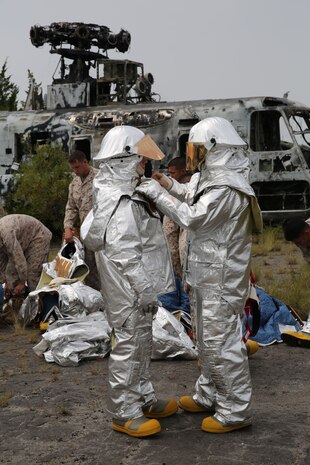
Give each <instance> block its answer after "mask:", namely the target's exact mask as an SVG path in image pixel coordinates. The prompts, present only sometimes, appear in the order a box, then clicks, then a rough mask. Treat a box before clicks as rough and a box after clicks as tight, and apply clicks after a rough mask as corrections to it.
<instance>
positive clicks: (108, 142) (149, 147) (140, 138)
mask: <svg viewBox="0 0 310 465" xmlns="http://www.w3.org/2000/svg"><path fill="white" fill-rule="evenodd" d="M131 155H140V156H142V157H145V158H150V159H152V160H161V159H162V158H164V156H165V155H164V154H163V152H162V151H161V150H160V148H159V147H158V146H157V145H156V144H155V142H154V141H153V139H151V137H150V136H146V135H145V134H144V132H143V131H141V130H140V129H138V128H135V127H133V126H115V127H114V128H112V129H110V131H109V132H107V134H106V135H105V136H104V138H103V139H102V142H101V147H100V150H99V152H98V154H97V155H96V156H95V157H94V160H96V161H99V162H100V161H104V160H108V159H110V158H114V157H120V156H122V157H128V156H131Z"/></svg>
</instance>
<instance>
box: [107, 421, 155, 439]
mask: <svg viewBox="0 0 310 465" xmlns="http://www.w3.org/2000/svg"><path fill="white" fill-rule="evenodd" d="M112 428H113V429H114V430H115V431H119V432H120V433H125V434H128V436H133V437H135V438H142V437H145V436H152V435H153V434H156V433H160V431H161V427H160V423H159V421H157V420H148V419H147V418H145V417H143V416H142V417H139V418H135V419H133V420H119V419H118V418H114V419H113V423H112Z"/></svg>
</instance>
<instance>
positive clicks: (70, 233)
mask: <svg viewBox="0 0 310 465" xmlns="http://www.w3.org/2000/svg"><path fill="white" fill-rule="evenodd" d="M73 236H74V229H71V228H66V229H65V233H64V240H65V241H66V242H73Z"/></svg>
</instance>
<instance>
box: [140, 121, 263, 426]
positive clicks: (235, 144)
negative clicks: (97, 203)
mask: <svg viewBox="0 0 310 465" xmlns="http://www.w3.org/2000/svg"><path fill="white" fill-rule="evenodd" d="M219 123H220V128H221V131H218V132H217V131H216V130H215V127H216V125H217V124H219ZM222 123H223V121H222V118H206V119H205V120H203V121H201V122H200V123H198V125H199V126H198V125H195V126H194V127H193V128H192V129H191V132H190V137H189V140H190V141H192V142H202V143H205V144H207V143H208V142H210V144H207V146H206V148H207V149H208V153H207V154H206V157H205V162H204V163H202V164H201V165H200V169H201V172H200V173H196V174H194V175H193V176H192V178H191V180H190V182H189V183H187V184H179V183H178V182H177V181H175V180H173V185H172V187H171V189H170V190H169V193H168V192H167V191H166V192H165V191H164V189H162V188H161V187H160V188H158V186H156V187H155V186H154V189H153V185H154V184H153V182H154V181H153V182H152V181H151V182H150V181H147V182H146V183H144V182H143V183H142V184H141V185H140V186H138V187H137V191H138V192H140V193H142V194H144V195H146V196H150V198H151V199H152V200H154V201H155V204H156V207H157V208H159V210H160V211H161V212H162V213H163V214H164V215H167V216H169V217H170V218H171V219H172V220H173V221H175V222H176V223H178V224H179V225H180V227H181V228H184V229H187V230H188V242H189V249H188V255H187V259H186V261H185V266H184V268H185V281H186V282H187V283H188V284H189V285H190V286H191V287H192V290H193V306H194V307H195V308H196V316H197V320H196V323H197V345H198V351H199V360H200V367H201V373H202V374H201V376H200V377H199V378H198V380H197V383H196V388H195V390H196V393H195V395H194V396H193V399H194V401H195V402H197V403H198V404H201V405H203V406H204V407H206V408H208V409H209V408H210V407H211V406H213V405H216V414H215V418H216V419H217V420H219V421H222V423H223V424H226V423H227V424H231V423H232V424H235V423H238V424H243V423H247V422H249V421H250V419H251V413H250V404H251V394H252V389H251V379H250V373H249V367H248V357H247V352H246V347H245V345H244V343H243V341H242V325H241V316H242V314H243V311H244V304H245V300H246V298H247V295H248V288H249V282H250V280H249V275H250V258H251V245H252V232H253V231H260V230H261V228H262V217H261V212H260V209H259V206H258V203H257V200H256V197H255V194H254V191H253V189H252V188H251V186H250V185H249V177H248V176H249V160H248V157H247V155H246V152H245V151H244V149H243V147H244V146H245V145H246V144H245V143H244V142H243V141H242V139H240V138H239V136H238V134H237V133H236V131H235V130H234V128H233V127H232V126H231V124H230V123H229V122H227V121H226V122H225V123H223V124H222ZM223 128H224V129H225V128H226V129H227V134H226V133H224V132H223ZM197 129H199V131H200V129H201V130H202V132H203V133H204V132H205V133H206V136H205V139H202V137H203V136H201V135H199V137H198V136H197V138H196V137H194V135H195V134H196V132H198V131H197ZM228 129H229V130H228ZM213 137H214V138H215V139H216V137H217V140H216V141H213V142H212V140H211V139H212V138H213ZM215 142H216V143H215Z"/></svg>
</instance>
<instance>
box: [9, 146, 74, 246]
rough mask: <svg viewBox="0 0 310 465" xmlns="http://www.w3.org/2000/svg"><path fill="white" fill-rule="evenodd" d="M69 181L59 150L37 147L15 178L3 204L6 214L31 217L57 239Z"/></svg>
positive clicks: (60, 231) (64, 158)
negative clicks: (43, 225)
mask: <svg viewBox="0 0 310 465" xmlns="http://www.w3.org/2000/svg"><path fill="white" fill-rule="evenodd" d="M71 179H72V178H71V173H70V165H69V163H68V160H67V155H66V154H65V153H64V152H63V150H62V149H60V148H59V147H52V146H51V145H50V144H47V145H44V146H39V147H38V148H37V151H36V154H35V155H33V157H32V158H31V160H30V161H29V162H27V163H25V164H23V165H21V167H20V170H19V172H18V173H17V174H16V175H15V183H14V189H13V191H12V193H11V194H10V195H9V197H8V199H7V202H6V207H7V211H8V213H23V214H25V215H30V216H34V217H35V218H37V219H38V220H40V221H41V222H42V223H43V224H45V226H47V227H48V228H49V229H50V230H51V231H52V233H53V235H54V238H60V237H61V236H62V233H63V218H64V211H65V206H66V202H67V198H68V186H69V183H70V181H71Z"/></svg>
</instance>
